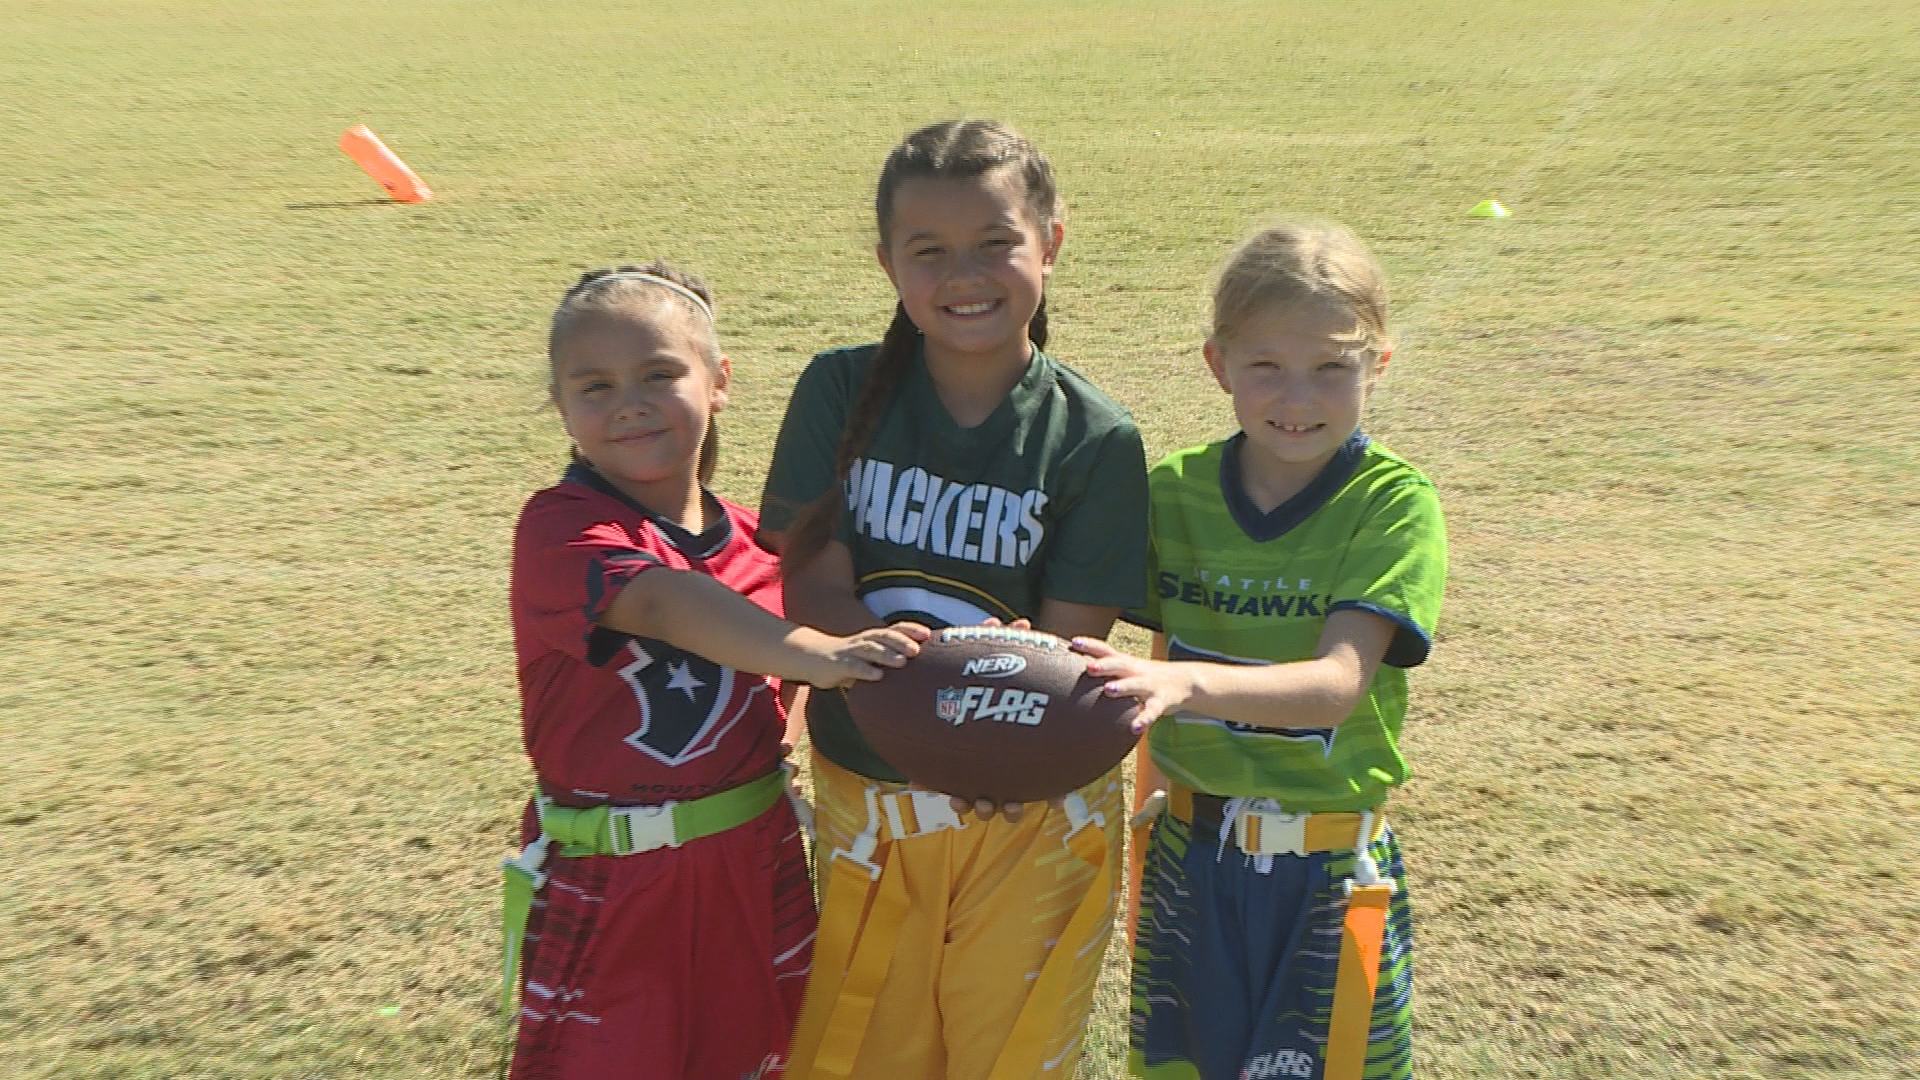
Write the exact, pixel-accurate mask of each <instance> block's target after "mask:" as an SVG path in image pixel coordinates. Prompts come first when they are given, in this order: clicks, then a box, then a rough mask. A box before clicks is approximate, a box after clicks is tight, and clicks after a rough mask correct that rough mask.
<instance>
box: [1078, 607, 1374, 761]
mask: <svg viewBox="0 0 1920 1080" xmlns="http://www.w3.org/2000/svg"><path fill="white" fill-rule="evenodd" d="M1397 629H1398V627H1397V626H1396V625H1395V624H1394V623H1393V621H1392V620H1390V619H1387V618H1385V617H1383V616H1380V615H1375V614H1373V613H1372V612H1369V611H1361V610H1358V609H1354V608H1343V609H1341V610H1339V611H1336V612H1334V613H1333V614H1331V615H1329V616H1327V625H1326V628H1325V629H1323V630H1322V631H1321V632H1320V643H1319V645H1318V646H1317V647H1316V648H1315V650H1314V657H1313V659H1311V660H1298V661H1294V662H1292V663H1286V664H1264V665H1240V664H1213V663H1205V662H1201V661H1191V660H1183V661H1164V660H1141V659H1139V658H1138V657H1133V656H1128V655H1126V654H1124V653H1121V652H1119V651H1117V650H1115V649H1114V648H1113V646H1111V645H1108V644H1107V643H1106V642H1104V641H1099V640H1097V639H1092V638H1081V639H1078V640H1076V641H1075V642H1074V646H1075V648H1077V649H1079V650H1080V651H1081V652H1083V653H1086V654H1087V655H1088V656H1091V657H1093V658H1094V660H1093V662H1092V663H1090V664H1088V665H1087V670H1088V671H1089V672H1090V673H1092V674H1095V675H1099V676H1103V677H1106V678H1109V679H1111V680H1112V681H1111V682H1109V683H1108V684H1107V687H1106V693H1107V694H1108V695H1110V696H1114V697H1120V696H1126V697H1135V698H1138V699H1140V705H1141V708H1140V714H1139V716H1138V717H1137V718H1135V720H1134V722H1133V724H1134V730H1136V731H1145V730H1146V729H1147V726H1148V725H1150V724H1152V723H1153V722H1154V721H1155V720H1157V719H1159V718H1160V717H1161V716H1162V715H1164V714H1166V713H1169V712H1172V711H1175V710H1181V711H1186V712H1194V713H1199V714H1201V715H1203V716H1210V717H1213V718H1214V719H1216V720H1230V721H1233V722H1235V723H1241V724H1249V725H1252V726H1254V727H1265V728H1330V727H1337V726H1338V725H1339V724H1340V722H1341V721H1343V720H1345V719H1346V718H1347V715H1348V714H1349V713H1351V712H1353V709H1354V706H1356V705H1358V704H1359V703H1360V699H1361V698H1362V697H1363V696H1365V694H1366V692H1367V687H1368V686H1370V685H1372V683H1373V673H1374V671H1375V669H1377V668H1378V667H1379V666H1380V660H1381V658H1382V657H1384V656H1386V654H1387V646H1388V644H1390V643H1391V642H1392V641H1393V635H1394V632H1395V631H1396V630H1397Z"/></svg>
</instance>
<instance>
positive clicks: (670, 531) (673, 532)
mask: <svg viewBox="0 0 1920 1080" xmlns="http://www.w3.org/2000/svg"><path fill="white" fill-rule="evenodd" d="M560 482H561V483H563V484H579V485H580V486H581V487H586V488H592V489H593V490H594V491H597V492H599V493H600V494H602V495H605V496H607V497H609V498H611V499H613V500H615V501H617V502H619V503H620V504H621V505H622V506H625V507H626V508H627V509H629V510H632V511H633V512H634V513H636V514H639V515H640V516H641V517H644V518H646V519H647V520H648V521H650V522H652V523H653V527H654V528H656V529H658V530H660V535H661V536H662V537H664V538H665V539H666V541H667V543H669V544H672V545H673V546H674V549H675V550H676V551H678V552H680V554H682V555H685V556H686V557H687V558H689V559H711V558H713V557H714V556H715V555H718V554H719V553H720V552H721V550H722V549H723V548H725V547H726V546H727V541H729V540H731V539H733V519H732V518H731V517H729V516H728V514H727V512H726V509H725V508H724V507H722V506H721V505H720V500H718V499H716V498H714V497H713V492H711V491H708V490H707V489H706V488H705V487H704V486H703V487H701V489H700V497H701V498H702V499H705V500H706V501H707V505H708V506H709V507H711V508H712V509H713V510H714V511H715V512H716V513H715V515H714V516H715V521H714V523H713V524H712V525H709V526H707V528H706V531H705V532H699V533H695V532H691V531H689V530H687V529H685V528H683V527H682V526H681V525H680V524H679V523H678V522H673V521H668V520H667V519H666V518H663V517H661V516H660V515H659V514H656V513H654V512H653V511H651V510H649V509H647V508H646V507H645V506H644V505H642V504H641V503H640V502H639V501H637V500H636V499H634V498H633V497H632V496H630V495H628V494H627V493H626V492H624V491H621V490H620V489H619V488H617V487H614V486H613V485H612V484H611V483H609V482H608V481H607V478H606V477H604V476H601V475H600V474H599V473H598V472H595V471H594V468H593V466H592V465H589V464H587V463H586V462H585V461H583V460H582V459H580V458H579V457H575V458H574V459H573V463H572V464H570V465H568V466H567V471H566V474H565V475H563V476H562V477H561V478H560Z"/></svg>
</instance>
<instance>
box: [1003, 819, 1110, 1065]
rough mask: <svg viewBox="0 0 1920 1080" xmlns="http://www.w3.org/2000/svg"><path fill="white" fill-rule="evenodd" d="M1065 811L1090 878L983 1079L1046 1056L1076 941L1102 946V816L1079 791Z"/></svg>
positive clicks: (1106, 896)
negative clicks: (1056, 1004) (1054, 1007)
mask: <svg viewBox="0 0 1920 1080" xmlns="http://www.w3.org/2000/svg"><path fill="white" fill-rule="evenodd" d="M1066 811H1067V828H1068V832H1067V850H1069V851H1071V852H1073V854H1074V856H1075V857H1076V858H1078V859H1079V860H1080V861H1081V862H1083V863H1086V864H1087V865H1089V866H1091V867H1093V879H1092V880H1091V881H1089V882H1087V891H1086V893H1085V894H1084V895H1082V896H1081V897H1080V903H1079V906H1077V907H1075V908H1074V909H1073V916H1072V917H1071V918H1070V919H1068V920H1067V928H1066V929H1065V930H1063V931H1061V933H1060V936H1059V937H1058V938H1055V939H1054V944H1053V948H1052V949H1051V950H1049V951H1048V952H1047V959H1046V961H1045V962H1044V963H1042V964H1041V965H1040V977H1039V978H1037V979H1035V980H1033V985H1032V986H1031V987H1029V988H1028V989H1027V1000H1026V1001H1025V1002H1023V1003H1022V1004H1021V1006H1020V1015H1019V1016H1018V1017H1017V1018H1015V1019H1014V1022H1013V1030H1012V1031H1010V1032H1009V1033H1008V1034H1007V1041H1006V1045H1004V1046H1002V1047H1001V1048H1000V1056H999V1057H998V1058H996V1059H994V1062H993V1072H991V1073H989V1074H988V1080H1018V1078H1020V1077H1024V1076H1032V1075H1033V1074H1034V1072H1035V1070H1036V1068H1037V1067H1038V1066H1039V1065H1040V1064H1041V1063H1042V1062H1043V1061H1045V1060H1046V1058H1045V1054H1046V1040H1047V1039H1048V1038H1050V1037H1051V1036H1053V1035H1054V1034H1055V1033H1054V1031H1053V1030H1052V1028H1051V1027H1050V1026H1049V1025H1048V1021H1050V1020H1052V1019H1053V1013H1052V1005H1053V1003H1054V1002H1057V1001H1059V1000H1060V999H1061V998H1064V997H1066V996H1067V993H1068V991H1070V990H1071V989H1072V987H1071V986H1069V985H1068V984H1067V979H1068V977H1069V976H1070V975H1071V974H1072V971H1073V963H1074V961H1075V960H1076V959H1078V957H1077V956H1076V955H1075V948H1076V946H1077V945H1078V943H1080V942H1084V941H1095V940H1097V941H1098V942H1099V945H1100V948H1101V949H1102V951H1104V950H1105V948H1106V943H1107V935H1105V934H1096V933H1095V927H1096V926H1097V924H1098V923H1099V922H1100V920H1101V919H1103V918H1106V917H1108V915H1109V913H1110V912H1111V910H1112V908H1111V907H1110V906H1109V905H1111V904H1112V902H1113V891H1112V888H1111V887H1110V886H1109V885H1108V884H1107V883H1106V882H1104V881H1102V880H1101V876H1102V874H1104V873H1105V872H1106V868H1107V837H1106V824H1107V823H1106V819H1105V818H1104V817H1103V816H1102V815H1101V814H1099V813H1098V812H1089V811H1088V810H1087V804H1086V800H1085V799H1083V798H1082V797H1081V796H1080V793H1079V792H1075V793H1073V794H1072V795H1069V796H1067V801H1066Z"/></svg>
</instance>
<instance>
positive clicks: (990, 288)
mask: <svg viewBox="0 0 1920 1080" xmlns="http://www.w3.org/2000/svg"><path fill="white" fill-rule="evenodd" d="M1062 234H1063V230H1062V229H1061V227H1060V225H1059V224H1057V223H1055V224H1051V225H1045V226H1043V225H1042V224H1041V223H1039V222H1037V221H1035V220H1034V219H1033V213H1032V211H1031V210H1030V209H1029V208H1028V206H1027V201H1026V192H1025V191H1023V190H1022V187H1021V180H1020V176H1019V174H1018V173H1017V172H1015V171H1014V170H1012V169H995V170H993V171H991V172H988V173H986V174H984V175H982V176H979V177H975V178H971V179H955V180H947V179H921V180H908V181H905V182H903V183H902V184H901V185H900V186H899V188H897V189H896V190H895V191H894V195H893V212H892V216H891V218H890V219H889V222H888V229H887V235H888V239H887V240H886V241H885V242H883V243H881V244H880V245H879V247H878V248H877V249H876V251H877V254H878V255H879V257H880V265H881V266H883V267H885V268H886V271H887V277H889V278H890V279H892V281H893V287H894V291H896V292H897V293H899V295H900V302H901V304H902V305H904V306H905V307H906V309H907V315H908V316H909V317H911V318H912V319H913V323H914V325H915V326H918V327H919V328H920V331H921V333H923V334H925V335H926V337H927V350H928V352H929V354H930V355H941V356H949V357H956V358H957V357H962V356H964V357H972V358H982V359H994V360H1007V359H1018V360H1019V361H1021V362H1024V361H1025V360H1026V358H1027V356H1028V355H1029V353H1028V351H1027V349H1028V347H1027V324H1028V323H1029V322H1031V321H1032V319H1033V313H1034V311H1035V310H1037V309H1038V308H1039V307H1040V296H1041V291H1042V289H1044V287H1045V286H1046V282H1047V276H1048V275H1049V274H1051V273H1052V272H1053V258H1054V255H1055V254H1056V253H1057V252H1058V251H1059V248H1060V239H1061V236H1062Z"/></svg>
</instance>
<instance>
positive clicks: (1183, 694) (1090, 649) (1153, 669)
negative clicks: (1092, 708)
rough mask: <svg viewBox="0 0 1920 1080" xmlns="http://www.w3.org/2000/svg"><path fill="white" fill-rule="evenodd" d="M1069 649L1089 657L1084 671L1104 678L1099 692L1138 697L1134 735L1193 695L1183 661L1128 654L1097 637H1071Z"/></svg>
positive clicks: (1191, 685) (1190, 679)
mask: <svg viewBox="0 0 1920 1080" xmlns="http://www.w3.org/2000/svg"><path fill="white" fill-rule="evenodd" d="M1073 651H1074V652H1077V653H1081V654H1083V655H1086V656H1088V657H1091V658H1092V659H1090V660H1089V661H1088V662H1087V674H1089V675H1092V676H1094V677H1095V678H1099V679H1106V680H1108V682H1107V685H1106V686H1104V687H1101V689H1100V692H1101V693H1103V694H1105V695H1106V696H1108V697H1130V698H1136V699H1138V700H1139V702H1140V711H1139V712H1138V713H1136V714H1135V715H1134V718H1133V733H1134V734H1135V735H1139V734H1141V733H1142V732H1144V731H1146V730H1147V728H1148V727H1150V726H1152V724H1153V722H1154V721H1155V720H1158V719H1160V717H1161V716H1163V715H1165V714H1166V713H1168V712H1171V711H1172V710H1174V709H1178V708H1179V707H1180V706H1181V705H1183V704H1185V703H1186V701H1187V700H1188V699H1189V698H1191V697H1192V696H1193V679H1192V678H1191V677H1190V676H1188V674H1187V673H1186V671H1185V667H1184V665H1181V664H1173V663H1167V662H1165V661H1161V660H1142V659H1140V658H1139V657H1137V656H1128V655H1127V654H1126V653H1123V652H1121V651H1119V650H1118V649H1115V648H1114V647H1113V646H1111V645H1109V644H1107V643H1106V642H1104V641H1101V640H1100V639H1099V638H1087V637H1078V638H1074V639H1073Z"/></svg>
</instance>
